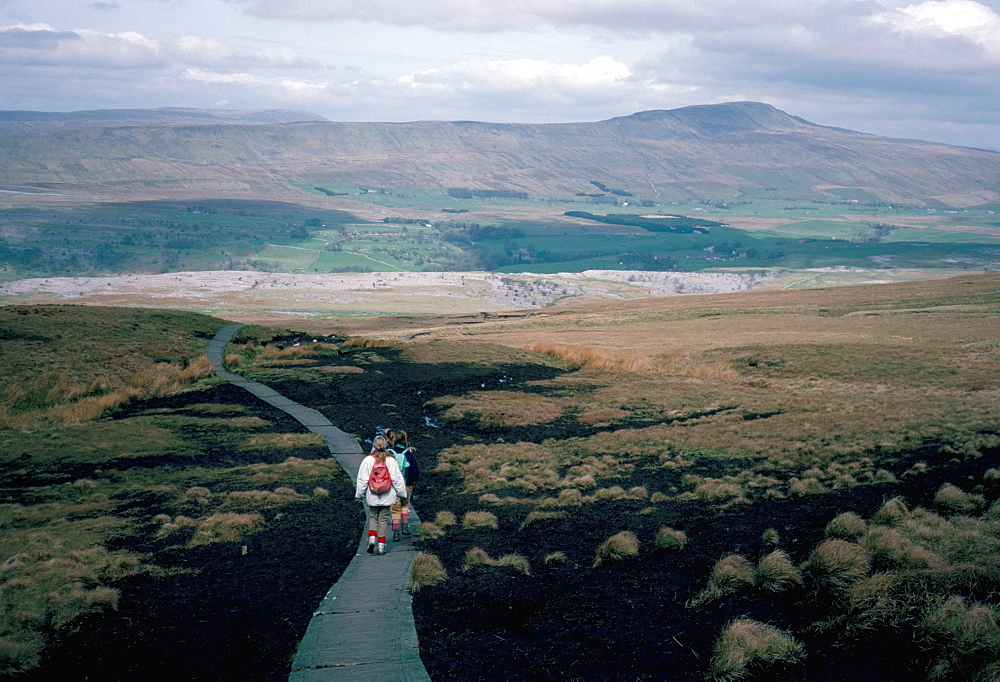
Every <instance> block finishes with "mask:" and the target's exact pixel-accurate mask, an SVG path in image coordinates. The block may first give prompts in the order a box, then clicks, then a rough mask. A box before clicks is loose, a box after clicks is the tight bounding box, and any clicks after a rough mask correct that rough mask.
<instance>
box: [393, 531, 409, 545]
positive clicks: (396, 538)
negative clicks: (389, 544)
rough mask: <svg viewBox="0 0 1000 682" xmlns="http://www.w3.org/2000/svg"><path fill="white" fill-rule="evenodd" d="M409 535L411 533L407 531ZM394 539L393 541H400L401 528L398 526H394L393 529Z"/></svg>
mask: <svg viewBox="0 0 1000 682" xmlns="http://www.w3.org/2000/svg"><path fill="white" fill-rule="evenodd" d="M407 535H409V533H407ZM392 541H393V542H399V529H398V528H393V529H392Z"/></svg>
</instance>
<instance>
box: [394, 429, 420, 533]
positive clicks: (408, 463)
mask: <svg viewBox="0 0 1000 682" xmlns="http://www.w3.org/2000/svg"><path fill="white" fill-rule="evenodd" d="M385 435H386V438H387V439H388V441H389V452H390V453H391V454H392V455H393V456H394V457H395V458H396V462H398V463H399V468H400V470H401V471H402V472H403V480H404V481H405V482H406V495H405V497H400V498H399V499H398V500H397V501H396V504H394V505H392V507H391V509H390V512H391V513H392V540H393V542H399V533H400V531H402V533H403V535H411V534H412V533H411V532H410V497H411V496H412V495H413V484H414V483H416V482H417V480H418V479H419V478H420V466H419V465H418V464H417V457H416V455H415V454H414V453H413V448H411V447H410V443H409V439H408V438H407V436H406V431H403V430H402V429H388V430H387V431H386V432H385Z"/></svg>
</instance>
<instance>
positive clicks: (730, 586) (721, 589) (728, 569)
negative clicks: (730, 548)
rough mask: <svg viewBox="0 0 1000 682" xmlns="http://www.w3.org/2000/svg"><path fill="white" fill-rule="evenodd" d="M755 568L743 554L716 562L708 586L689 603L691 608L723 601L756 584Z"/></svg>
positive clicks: (731, 555) (732, 555)
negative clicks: (730, 595)
mask: <svg viewBox="0 0 1000 682" xmlns="http://www.w3.org/2000/svg"><path fill="white" fill-rule="evenodd" d="M754 578H755V573H754V569H753V566H752V565H751V564H750V562H749V561H748V560H747V558H746V557H745V556H743V555H741V554H730V555H729V556H726V557H723V558H721V559H719V560H718V561H717V562H715V565H714V566H713V567H712V572H711V573H710V574H709V576H708V584H707V585H706V586H705V588H704V589H703V590H701V592H699V593H698V594H696V595H695V596H694V597H693V598H692V599H691V600H690V601H689V602H688V604H687V605H688V606H689V607H697V606H701V605H703V604H707V603H709V602H712V601H715V600H716V599H721V598H722V597H725V596H726V595H729V594H733V593H735V592H738V591H740V590H742V589H744V588H746V587H751V586H752V585H753V584H754Z"/></svg>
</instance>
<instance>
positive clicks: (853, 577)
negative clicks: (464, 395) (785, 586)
mask: <svg viewBox="0 0 1000 682" xmlns="http://www.w3.org/2000/svg"><path fill="white" fill-rule="evenodd" d="M870 567H871V562H870V561H869V559H868V553H867V552H866V551H865V549H864V548H863V547H861V545H858V544H855V543H853V542H848V541H846V540H837V539H833V540H826V541H824V542H822V543H820V544H819V545H818V546H817V547H816V548H815V549H814V550H813V551H812V554H810V555H809V560H808V561H807V562H806V564H805V566H804V569H805V571H806V572H808V573H809V574H811V575H812V576H814V577H815V579H816V580H817V582H818V583H819V584H821V585H825V586H827V587H830V588H833V589H846V588H848V587H850V586H851V584H852V583H855V582H857V581H858V580H861V579H862V578H864V577H866V576H867V575H868V571H869V569H870Z"/></svg>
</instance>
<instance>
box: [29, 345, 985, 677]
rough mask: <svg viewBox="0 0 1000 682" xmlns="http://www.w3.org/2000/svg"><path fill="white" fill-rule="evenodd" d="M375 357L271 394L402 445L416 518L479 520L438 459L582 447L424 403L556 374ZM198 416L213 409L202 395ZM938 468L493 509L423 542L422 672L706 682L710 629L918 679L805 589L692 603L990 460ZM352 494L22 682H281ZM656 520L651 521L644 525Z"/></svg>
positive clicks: (920, 500) (144, 589) (806, 673)
mask: <svg viewBox="0 0 1000 682" xmlns="http://www.w3.org/2000/svg"><path fill="white" fill-rule="evenodd" d="M369 352H376V353H377V354H379V355H380V356H381V357H382V360H383V361H382V362H381V363H380V364H378V365H377V368H378V371H377V372H376V371H366V372H364V373H363V374H342V375H338V376H337V377H336V379H331V380H330V382H329V383H328V384H324V385H318V384H315V383H308V382H304V381H296V380H293V379H287V380H282V381H276V382H270V383H269V385H271V386H272V387H273V388H275V389H276V390H277V391H279V392H280V393H282V394H284V395H286V396H288V397H290V398H292V399H293V400H296V401H298V402H301V403H303V404H305V405H308V406H310V407H313V408H316V409H319V410H320V411H321V412H323V413H324V414H326V415H328V416H329V417H330V419H331V420H332V421H333V422H334V423H335V424H337V425H338V426H339V427H340V428H342V429H344V430H345V431H348V432H350V433H355V434H360V435H361V436H362V438H364V435H365V434H373V432H374V429H375V427H376V425H381V426H386V427H389V426H395V427H400V428H403V429H405V430H406V431H408V432H409V434H410V439H411V443H412V444H413V445H414V446H415V447H416V448H417V454H418V458H419V462H420V466H421V469H422V471H423V474H424V475H423V478H422V479H421V481H420V483H419V484H418V485H417V487H416V490H415V495H414V506H415V507H416V509H417V510H418V512H419V513H420V515H421V517H422V518H423V519H424V520H433V518H434V515H435V514H436V513H437V512H438V511H441V510H448V511H451V512H454V513H455V514H456V516H457V517H458V518H459V519H461V517H462V515H463V514H464V513H465V512H466V511H471V510H481V509H487V507H485V506H484V505H482V504H480V503H479V502H478V499H477V497H476V496H470V495H467V494H463V493H461V492H460V486H459V484H458V482H457V481H456V480H455V479H454V478H453V476H452V474H449V473H441V472H435V471H434V466H435V463H436V453H438V452H440V451H441V450H442V449H444V448H446V447H449V446H451V445H454V444H457V443H468V442H495V441H497V440H498V439H501V438H502V439H504V440H505V441H506V442H517V441H533V442H542V441H543V440H544V439H546V438H553V437H556V438H565V437H569V436H570V435H577V436H579V435H586V434H587V433H589V432H593V429H592V427H588V426H586V425H581V424H578V423H576V422H575V421H566V422H560V423H556V424H547V425H544V426H542V427H510V428H495V429H483V428H480V427H479V426H478V425H477V424H475V423H471V422H462V423H447V424H444V423H441V424H440V425H439V422H438V419H437V415H436V413H435V411H434V409H433V408H431V407H429V406H427V405H426V401H428V400H430V399H431V398H434V397H436V396H439V395H458V394H461V393H464V392H467V391H473V390H484V389H491V388H492V389H503V390H510V389H514V390H521V391H531V390H536V389H535V388H533V387H531V386H528V385H526V383H525V382H527V381H530V380H533V379H544V378H548V377H551V376H553V375H554V374H555V373H556V370H553V369H551V368H548V367H543V366H540V365H539V366H532V365H518V366H508V367H499V368H498V367H491V368H486V367H476V366H462V365H433V366H428V365H419V364H414V363H400V362H394V360H395V357H394V351H392V350H389V349H374V350H372V351H369ZM324 362H328V363H331V364H335V363H346V362H348V361H347V360H344V359H337V358H334V359H325V360H324ZM220 390H221V389H220ZM228 390H229V391H233V390H236V389H228ZM178 399H180V400H183V399H184V398H183V397H180V398H178ZM226 399H228V400H233V401H236V402H239V403H241V404H245V405H255V404H257V405H259V403H255V401H254V400H253V399H252V398H251V397H250V396H249V394H243V395H238V394H236V393H229V394H227V395H226ZM192 400H193V402H205V401H206V399H205V397H204V396H202V397H200V398H192ZM269 418H270V417H269ZM588 429H590V431H588ZM369 438H370V435H369ZM946 459H947V458H946V457H945V456H944V455H940V454H938V452H937V451H936V450H935V449H933V448H929V449H927V450H925V451H921V452H915V453H910V454H907V455H905V456H897V457H894V458H890V459H888V460H886V461H880V462H879V466H880V467H885V468H888V469H890V470H892V471H893V472H894V473H896V474H897V475H899V474H900V473H901V472H902V471H904V470H906V469H908V468H909V467H910V466H911V465H912V464H913V463H914V462H916V461H924V462H928V463H929V464H931V466H930V470H929V473H928V474H926V475H923V476H920V477H912V478H906V479H901V480H903V482H902V483H901V484H899V485H893V486H888V485H868V486H859V487H856V488H852V489H849V490H842V491H836V492H832V493H829V494H824V495H812V496H807V497H803V498H790V499H785V500H759V501H755V502H754V504H753V505H752V506H737V507H733V508H730V509H728V510H723V511H720V510H719V508H718V506H717V505H712V504H709V503H704V502H688V503H684V504H680V503H676V502H667V503H658V504H656V505H649V504H648V501H637V500H612V501H603V502H597V503H594V504H589V505H585V506H582V507H579V508H576V509H575V510H573V511H571V516H570V517H569V518H567V519H558V520H543V521H537V522H535V523H532V524H531V525H529V526H528V527H527V528H525V529H524V530H518V529H519V527H520V525H521V522H522V521H523V520H524V516H525V515H526V514H527V511H526V510H525V509H519V508H514V507H510V506H502V505H501V506H495V507H489V508H488V510H489V511H492V512H493V513H495V514H497V516H498V517H499V524H500V530H489V529H462V528H460V527H459V528H456V527H452V528H450V529H448V533H447V534H446V535H445V536H444V537H443V538H440V539H437V540H421V547H422V549H423V550H425V551H427V552H429V553H432V554H435V555H436V556H438V557H439V558H440V559H441V561H442V562H443V564H444V565H445V567H446V569H447V570H448V573H449V579H448V580H447V581H446V582H444V583H442V584H441V585H438V586H434V587H428V588H425V589H423V590H421V591H419V592H418V593H417V594H416V595H414V616H415V620H416V624H417V631H418V635H419V639H420V648H421V657H422V658H423V660H424V663H425V665H426V667H427V670H428V672H429V674H430V675H431V677H432V678H433V679H440V680H445V679H461V680H536V679H537V680H607V679H621V680H626V679H627V680H640V679H657V680H695V679H703V678H704V676H705V673H706V671H707V670H708V663H709V659H710V657H711V652H712V646H713V644H714V642H715V639H716V637H717V636H718V634H719V633H720V631H721V630H722V629H723V628H724V627H725V625H726V624H727V623H728V622H729V621H730V620H732V619H733V618H736V617H739V616H748V617H751V618H755V619H757V620H761V621H763V622H766V623H770V624H772V625H775V626H777V627H781V628H786V629H789V630H791V631H792V632H793V633H794V634H795V635H796V637H797V638H799V639H800V641H802V642H803V643H804V644H805V647H806V653H807V656H806V658H805V660H804V662H803V663H801V664H799V665H797V666H794V667H790V668H787V669H781V670H776V669H774V668H772V669H770V670H769V671H767V674H766V676H765V678H766V679H785V680H818V681H825V680H846V681H851V680H857V681H861V680H865V681H866V682H867V681H869V680H918V679H926V674H925V672H924V671H925V670H926V661H922V660H919V659H910V658H905V657H903V656H902V655H901V653H900V652H902V651H907V652H909V651H913V650H914V647H913V644H912V641H911V640H910V635H909V633H895V632H878V633H872V636H871V637H870V638H868V639H866V640H865V641H864V642H863V643H861V644H858V643H852V642H841V641H839V640H838V636H837V635H838V633H836V632H825V633H816V632H812V631H810V630H809V629H808V626H809V625H810V624H812V623H814V622H815V621H817V620H821V619H823V617H824V616H825V615H828V612H829V609H828V604H826V603H825V602H824V598H823V596H822V594H821V593H816V592H814V591H811V590H810V587H809V585H807V586H806V587H805V588H803V589H801V590H792V591H788V592H784V593H780V594H776V595H764V594H762V593H759V592H754V591H750V592H748V593H744V594H739V595H736V596H732V597H729V598H726V599H722V600H719V601H716V602H712V603H709V604H707V605H704V606H701V607H699V608H688V607H686V606H685V602H686V601H687V600H688V599H690V598H691V597H693V596H694V595H695V594H696V593H697V592H698V591H699V590H700V589H701V588H702V587H704V585H705V582H706V580H707V578H708V575H709V572H710V570H711V567H712V565H713V564H714V563H715V562H716V561H717V560H718V559H720V558H722V557H723V556H725V555H727V554H732V553H740V554H743V555H744V556H746V557H747V558H748V559H750V561H751V562H755V561H756V560H757V558H759V557H760V556H762V555H763V554H766V553H767V552H769V551H771V549H773V548H772V547H771V546H765V544H764V543H763V542H762V540H761V537H762V534H763V533H764V531H765V530H767V529H769V528H773V529H775V530H777V531H778V533H779V534H780V536H781V542H780V545H779V547H780V548H782V549H784V550H785V551H786V552H788V553H789V554H790V555H791V557H792V559H793V561H795V562H796V563H799V562H801V561H804V560H805V559H806V558H807V557H808V555H809V552H810V551H811V550H812V548H813V547H814V546H815V545H816V544H818V543H819V542H820V541H822V540H823V530H824V527H825V525H826V524H827V523H828V522H829V521H830V520H831V519H832V518H833V517H834V516H836V515H837V514H838V513H840V512H843V511H854V512H856V513H858V514H860V515H862V516H864V517H868V516H870V515H871V514H872V513H874V512H875V511H876V510H877V509H878V507H879V506H880V505H881V504H882V503H883V502H884V501H885V500H886V499H888V498H890V497H894V496H896V495H902V496H903V497H904V498H905V499H906V500H907V501H908V503H909V504H910V505H912V506H917V505H920V506H930V504H931V500H932V498H933V495H934V492H935V491H936V490H937V488H938V487H940V485H941V484H942V483H944V482H959V481H962V480H965V479H966V478H967V477H969V476H976V477H977V478H981V476H982V472H983V471H985V470H986V469H988V468H990V467H996V466H998V459H1000V458H998V454H997V453H991V454H988V455H987V456H984V457H983V458H981V459H979V460H976V461H974V462H967V463H961V464H957V463H953V462H952V463H948V462H947V461H946ZM737 466H738V465H737V464H736V463H727V462H719V461H714V462H711V463H703V464H698V465H696V467H695V468H694V469H686V470H683V471H666V470H663V469H643V468H640V467H637V468H636V470H635V472H634V474H632V478H631V480H629V479H624V480H623V479H616V480H614V481H610V482H608V484H609V485H620V486H622V487H624V488H625V489H626V490H628V489H629V488H630V487H631V486H639V485H642V486H646V487H647V489H648V490H649V491H650V492H654V491H657V490H660V491H667V490H670V489H671V487H672V486H677V485H678V484H679V479H680V476H681V475H682V474H683V473H691V472H693V473H699V474H702V475H712V476H721V475H724V474H726V473H732V472H734V471H735V469H736V468H737ZM338 490H340V489H338ZM510 492H511V494H515V495H517V494H519V493H518V492H517V491H510ZM498 494H500V495H501V496H503V495H504V494H506V493H505V491H498ZM351 495H352V491H351V490H350V488H349V486H348V487H347V489H346V490H345V492H344V493H343V495H342V496H339V495H337V494H334V495H331V497H330V498H329V502H327V503H324V505H325V506H324V505H316V507H315V508H311V511H310V512H308V513H301V514H300V513H296V514H294V515H292V514H289V515H288V518H289V520H288V522H287V523H286V524H280V523H278V524H272V525H271V526H270V527H269V530H268V531H267V532H265V533H261V534H259V535H256V536H254V537H253V538H252V539H251V541H250V545H251V547H250V552H249V554H248V555H247V556H239V555H238V554H237V553H236V552H235V551H234V549H233V548H232V547H231V546H219V547H210V548H205V549H204V550H200V551H198V552H192V551H191V550H185V551H183V552H181V553H179V554H178V555H176V556H175V557H173V558H172V559H170V558H167V562H168V563H169V562H171V561H173V562H176V565H178V566H187V567H190V568H192V569H197V571H198V572H197V573H194V574H191V575H189V576H180V577H173V578H165V579H160V580H150V579H134V580H133V581H130V582H128V583H125V584H123V585H121V586H120V587H121V589H122V600H121V606H120V609H119V611H118V612H117V613H114V614H106V615H102V616H99V617H94V618H90V619H88V620H87V621H86V622H85V623H83V624H81V627H80V628H79V629H78V632H77V633H76V634H74V635H72V636H71V637H68V638H66V639H65V640H64V641H62V642H61V644H60V646H59V647H58V652H57V653H54V654H53V656H52V657H51V658H50V659H49V660H48V661H47V663H46V665H45V667H44V668H43V670H40V671H39V672H38V674H36V675H31V676H27V679H39V680H40V679H42V677H45V678H48V677H49V676H50V674H53V673H55V674H58V673H62V674H63V675H64V676H66V675H68V676H70V677H72V678H75V679H87V678H88V677H89V678H90V679H98V678H99V679H164V680H166V679H172V680H179V679H191V680H210V679H211V680H237V679H239V680H277V679H284V678H285V677H287V672H288V668H289V665H290V661H291V657H292V656H293V655H294V649H295V646H296V644H297V642H298V640H299V638H301V635H302V633H303V632H304V630H305V626H306V624H307V623H308V620H309V617H310V615H311V611H312V609H313V608H314V606H315V605H316V604H317V603H318V602H319V600H320V599H321V598H322V596H323V594H324V593H325V592H326V590H327V589H328V588H329V586H330V585H331V584H332V583H333V582H334V581H335V580H336V578H337V576H338V575H339V574H340V572H341V571H342V570H343V568H344V567H345V566H346V564H347V562H348V561H349V560H350V558H351V556H352V555H353V553H354V550H355V547H356V543H357V541H358V537H359V533H360V528H361V519H360V518H357V508H356V506H355V505H354V503H353V500H352V499H350V497H351ZM650 506H652V507H653V508H654V510H653V511H652V512H650V513H644V514H640V513H639V512H640V511H641V510H643V509H644V508H647V507H650ZM292 519H294V521H293V520H292ZM664 525H667V526H672V527H674V528H677V529H680V530H683V531H684V532H685V533H686V534H687V536H688V544H687V545H686V546H685V547H684V549H683V550H681V551H679V552H677V551H667V550H659V549H655V547H654V544H653V541H652V540H653V536H654V534H655V532H656V530H657V529H658V528H660V527H661V526H664ZM623 530H630V531H632V532H634V533H635V534H636V535H637V536H638V538H639V539H640V543H641V544H640V553H639V556H638V557H637V558H635V559H631V560H627V561H622V562H617V563H614V564H606V565H603V566H599V567H597V568H594V567H593V566H592V564H593V560H594V555H595V550H596V548H597V546H598V545H599V544H600V543H601V542H602V541H603V540H605V539H607V538H608V537H610V536H612V535H614V534H616V533H618V532H620V531H623ZM471 547H481V548H482V549H484V550H485V551H486V552H487V553H488V554H489V555H490V556H491V557H493V558H497V557H498V556H500V555H503V554H508V553H517V554H521V555H523V556H525V557H526V558H527V559H528V561H529V562H530V565H531V570H532V575H530V576H525V575H522V574H520V573H517V572H515V571H514V570H512V569H509V568H503V567H481V568H479V569H475V570H472V571H468V572H463V571H462V564H463V561H464V557H465V553H466V551H467V550H468V549H470V548H471ZM555 551H561V552H563V553H565V555H566V562H565V563H562V564H549V565H546V564H545V563H544V562H543V558H544V557H545V556H546V555H548V554H549V553H551V552H555ZM43 673H44V674H43Z"/></svg>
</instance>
